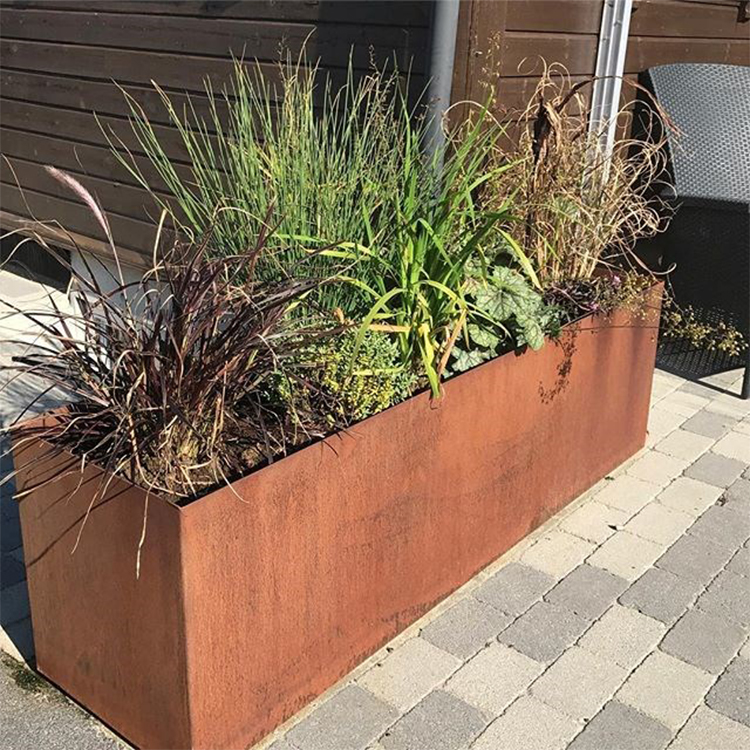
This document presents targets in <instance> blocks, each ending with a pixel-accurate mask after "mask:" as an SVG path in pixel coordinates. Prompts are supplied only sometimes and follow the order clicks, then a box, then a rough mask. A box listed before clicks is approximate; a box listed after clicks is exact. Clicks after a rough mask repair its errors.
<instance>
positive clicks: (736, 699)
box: [706, 658, 750, 727]
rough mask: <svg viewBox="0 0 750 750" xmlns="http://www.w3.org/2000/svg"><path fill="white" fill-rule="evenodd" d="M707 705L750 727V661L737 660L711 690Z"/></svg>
mask: <svg viewBox="0 0 750 750" xmlns="http://www.w3.org/2000/svg"><path fill="white" fill-rule="evenodd" d="M706 703H707V704H708V705H709V706H710V707H711V708H713V709H714V711H718V712H719V713H721V714H724V716H728V717H729V718H730V719H734V720H735V721H739V722H740V723H742V724H744V725H745V726H746V727H750V661H747V659H742V658H737V659H735V660H734V661H733V662H732V663H731V664H730V665H729V667H727V670H726V672H724V674H723V675H721V677H719V679H718V680H717V681H716V684H715V685H714V686H713V687H712V688H711V690H710V692H709V693H708V695H707V696H706Z"/></svg>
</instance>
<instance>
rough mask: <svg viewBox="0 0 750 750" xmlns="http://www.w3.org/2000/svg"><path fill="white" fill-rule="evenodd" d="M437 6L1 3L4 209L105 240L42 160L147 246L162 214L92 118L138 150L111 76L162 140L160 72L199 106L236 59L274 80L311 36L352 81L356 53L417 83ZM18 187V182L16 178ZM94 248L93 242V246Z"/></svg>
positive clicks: (315, 49)
mask: <svg viewBox="0 0 750 750" xmlns="http://www.w3.org/2000/svg"><path fill="white" fill-rule="evenodd" d="M429 12H430V8H429V3H428V2H424V1H423V0H415V1H413V0H400V1H399V2H397V3H394V2H379V1H378V2H356V1H354V2H342V1H340V0H339V1H336V0H285V1H280V0H241V1H215V0H212V1H204V2H200V1H197V0H173V1H172V2H164V1H162V2H157V1H156V0H153V1H152V0H146V1H142V2H123V1H121V0H88V1H85V0H69V1H67V2H65V1H62V0H61V1H59V2H49V1H46V2H45V1H44V0H39V1H33V0H3V2H1V3H0V153H2V154H3V155H4V156H6V157H8V160H7V161H6V160H5V159H3V160H1V164H0V210H1V211H2V212H3V214H2V215H0V219H2V220H3V221H2V223H4V224H5V225H6V227H4V228H7V225H8V224H9V220H10V215H14V216H20V217H28V216H30V215H34V216H35V217H36V218H38V219H41V220H49V219H56V220H58V221H60V222H61V223H62V224H63V225H64V226H65V227H66V229H68V230H70V231H72V232H75V233H78V234H80V235H83V236H86V237H93V238H95V239H98V240H101V239H103V237H102V232H101V230H100V229H99V228H98V226H97V224H96V223H95V221H94V220H93V218H92V216H91V214H90V212H89V211H88V209H87V208H85V206H84V205H83V204H82V203H80V202H78V201H77V200H76V199H75V197H74V196H73V195H72V194H71V193H69V192H66V191H65V190H64V189H63V188H62V187H61V186H60V185H58V183H57V182H55V181H54V180H53V179H52V178H51V177H49V176H47V175H46V174H45V173H44V171H43V169H42V165H44V164H52V165H55V166H57V167H60V168H63V169H66V170H68V171H70V172H72V173H73V174H74V175H75V176H76V177H77V178H79V179H80V180H81V182H83V183H84V184H85V185H86V186H87V187H88V188H90V189H91V190H92V191H93V192H94V193H95V194H96V195H97V197H98V198H99V200H100V201H101V203H102V205H103V207H104V208H105V210H106V212H107V215H108V216H109V219H110V222H111V225H112V229H113V232H114V234H115V238H116V240H117V241H118V243H119V244H121V245H122V246H123V247H125V248H129V249H132V250H134V251H140V252H144V251H145V252H150V247H151V245H152V243H153V237H154V229H153V227H152V222H151V217H152V216H153V215H154V213H155V212H154V209H153V206H152V205H151V202H150V201H149V199H148V196H146V195H145V194H144V192H143V191H141V190H140V189H139V188H137V187H135V185H134V181H133V179H132V178H131V177H130V176H129V175H127V173H126V172H125V170H124V169H122V168H121V167H120V166H119V165H118V164H117V163H116V161H115V159H114V158H113V155H112V154H111V153H110V151H109V149H108V148H107V146H106V143H105V140H104V138H103V136H102V133H101V131H100V128H99V125H98V124H97V123H96V121H95V118H94V116H93V114H92V113H93V112H96V113H97V115H98V116H99V118H100V121H101V122H102V124H104V125H106V126H112V127H113V128H114V129H115V130H116V132H118V133H119V134H121V135H122V137H123V139H124V140H125V142H126V143H127V144H128V146H133V147H135V146H136V144H135V143H134V141H133V137H132V135H131V134H130V133H129V126H128V124H127V119H126V117H127V112H128V110H127V106H126V103H125V101H124V98H123V95H122V93H121V92H120V91H119V90H118V88H117V87H116V86H115V85H114V83H113V81H117V82H118V83H120V84H122V85H123V86H124V87H125V88H126V89H127V90H128V91H130V92H131V93H132V94H133V95H134V96H135V97H136V98H137V99H138V101H139V102H140V103H141V104H142V106H143V107H144V109H145V111H146V112H147V113H148V115H149V117H150V118H152V121H153V122H154V123H157V128H158V129H159V130H160V132H162V133H163V134H164V135H165V136H166V140H167V143H168V144H169V148H170V151H171V153H172V155H173V156H175V157H176V158H178V159H179V158H180V157H183V158H184V153H183V152H182V150H181V144H180V143H179V140H178V139H177V138H174V136H173V134H170V131H168V130H167V129H166V128H165V127H164V126H165V125H166V123H167V118H166V116H165V111H164V109H163V108H162V106H161V105H160V102H159V100H158V96H156V94H155V92H154V91H153V90H151V89H150V82H151V80H152V79H153V80H155V81H157V82H158V83H159V84H160V85H161V86H162V87H164V88H165V89H166V90H167V91H168V92H170V94H171V95H173V98H176V99H177V100H178V102H179V101H180V100H182V99H184V96H185V93H186V92H187V93H188V94H190V95H191V97H193V99H194V101H195V102H196V103H197V106H198V109H199V110H200V109H201V107H202V106H203V105H204V104H205V99H204V98H202V97H201V92H202V91H203V82H204V79H205V78H206V77H208V78H210V79H211V81H212V83H213V84H214V86H215V87H217V88H218V87H220V86H221V85H222V84H223V83H224V82H225V81H226V80H227V77H228V75H229V73H230V71H231V67H232V60H231V56H232V55H235V56H236V57H241V56H243V55H244V57H245V58H246V59H248V60H252V59H255V58H257V59H258V60H259V61H260V63H261V65H262V66H263V67H264V69H265V70H266V72H267V73H268V74H269V75H270V76H274V74H275V62H276V61H277V60H278V58H279V50H280V48H281V46H282V45H284V46H285V47H287V48H288V49H289V50H290V51H291V52H292V53H294V54H296V53H297V52H299V50H300V49H301V47H302V45H303V44H304V43H305V40H308V42H307V53H308V57H309V59H311V60H314V59H316V58H320V60H321V64H322V66H323V67H324V68H326V69H327V70H330V71H332V73H333V75H334V76H343V75H344V73H345V70H346V66H347V64H348V59H349V55H350V50H351V49H352V47H354V53H353V54H354V65H355V67H356V68H357V69H359V70H367V69H368V68H369V65H370V59H371V55H372V56H374V58H375V59H376V60H377V61H379V62H380V63H384V62H386V61H388V60H391V59H393V57H394V55H395V58H396V60H397V61H398V64H399V66H400V67H402V68H404V69H405V68H407V67H408V66H409V65H412V69H413V71H414V73H415V76H414V77H415V79H416V81H415V84H414V85H415V86H416V87H420V88H421V86H422V85H423V82H424V81H423V79H420V76H421V74H422V73H423V70H424V65H425V60H426V54H425V48H426V46H427V44H428V25H429ZM16 183H19V184H20V186H21V188H20V189H19V187H18V186H17V184H16ZM94 249H96V246H94Z"/></svg>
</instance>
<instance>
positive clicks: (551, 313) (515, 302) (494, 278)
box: [450, 265, 560, 373]
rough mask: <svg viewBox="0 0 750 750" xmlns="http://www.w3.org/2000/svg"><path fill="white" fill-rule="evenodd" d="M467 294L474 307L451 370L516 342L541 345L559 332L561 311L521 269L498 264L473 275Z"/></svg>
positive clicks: (461, 368) (472, 364)
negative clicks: (538, 289) (539, 290)
mask: <svg viewBox="0 0 750 750" xmlns="http://www.w3.org/2000/svg"><path fill="white" fill-rule="evenodd" d="M467 297H468V299H469V300H470V304H471V308H472V310H473V322H471V323H469V324H468V326H467V330H466V336H465V337H464V340H463V341H458V342H457V343H456V346H455V348H454V349H453V353H452V360H451V364H450V367H451V371H452V372H454V373H457V372H463V371H465V370H468V369H470V368H471V367H475V366H476V365H478V364H481V363H482V362H486V361H487V360H489V359H492V358H493V357H495V356H497V355H498V354H500V353H502V352H503V351H507V350H508V349H510V348H513V347H515V346H524V345H527V346H529V347H530V348H531V349H540V348H541V347H542V345H543V344H544V339H545V335H557V333H558V331H559V327H560V321H559V318H560V311H559V310H558V308H556V307H553V306H550V305H547V304H546V303H545V302H544V299H543V297H542V295H541V294H540V293H539V292H538V291H537V290H535V289H533V288H532V286H531V285H530V284H529V282H528V281H527V279H526V278H524V276H522V275H521V274H520V273H519V272H518V271H516V270H514V269H513V268H510V267H508V266H499V265H496V266H494V267H493V269H492V271H491V273H490V274H489V275H488V276H486V277H484V278H482V277H480V278H474V279H471V281H470V283H469V285H468V286H467Z"/></svg>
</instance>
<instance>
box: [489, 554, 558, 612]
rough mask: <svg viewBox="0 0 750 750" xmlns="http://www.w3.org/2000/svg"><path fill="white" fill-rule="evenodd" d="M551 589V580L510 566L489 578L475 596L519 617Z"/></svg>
mask: <svg viewBox="0 0 750 750" xmlns="http://www.w3.org/2000/svg"><path fill="white" fill-rule="evenodd" d="M554 585H555V579H554V578H553V577H552V576H550V575H547V574H546V573H542V572H541V571H540V570H536V569H535V568H530V567H529V566H528V565H521V564H520V563H515V562H513V563H510V564H509V565H506V566H505V567H504V568H502V569H500V570H499V571H498V572H497V573H495V575H493V576H492V577H491V578H488V579H487V580H486V581H485V582H484V583H483V584H482V585H481V586H479V587H478V588H477V590H476V591H474V596H475V597H476V598H477V599H479V600H480V601H483V602H487V604H491V605H492V606H493V607H496V608H497V609H499V610H501V611H503V612H507V613H508V614H509V615H520V614H523V613H524V612H525V611H526V610H527V609H528V608H529V607H530V606H531V605H532V604H534V603H535V602H537V601H539V600H540V599H541V598H542V596H543V595H544V594H545V593H546V592H547V591H549V589H551V588H552V587H553V586H554Z"/></svg>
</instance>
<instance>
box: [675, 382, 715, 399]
mask: <svg viewBox="0 0 750 750" xmlns="http://www.w3.org/2000/svg"><path fill="white" fill-rule="evenodd" d="M715 385H717V386H718V384H715ZM677 390H678V392H680V393H693V394H695V395H696V396H705V397H706V398H707V399H709V401H712V400H713V399H715V398H716V397H717V396H718V395H719V393H720V392H721V391H720V390H718V388H712V387H711V386H710V385H707V384H705V383H702V382H701V381H699V380H698V381H693V380H688V381H686V382H685V383H682V385H680V386H679V387H678V389H677Z"/></svg>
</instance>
